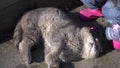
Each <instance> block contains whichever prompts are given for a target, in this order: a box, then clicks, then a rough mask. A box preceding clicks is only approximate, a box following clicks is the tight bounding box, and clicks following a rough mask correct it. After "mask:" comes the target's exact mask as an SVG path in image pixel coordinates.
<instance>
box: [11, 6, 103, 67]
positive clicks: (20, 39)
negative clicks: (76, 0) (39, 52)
mask: <svg viewBox="0 0 120 68" xmlns="http://www.w3.org/2000/svg"><path fill="white" fill-rule="evenodd" d="M13 39H14V44H15V45H16V46H17V47H18V49H19V52H20V55H22V57H23V60H24V62H25V63H26V64H27V65H29V64H30V62H31V60H32V59H31V52H30V49H31V47H32V46H34V45H35V44H37V43H38V42H40V39H43V40H44V47H45V50H44V53H45V62H46V63H47V65H48V68H59V63H60V62H61V61H62V62H70V61H73V60H77V59H81V58H84V59H90V58H95V57H97V56H98V55H99V53H100V51H101V44H100V41H99V40H98V38H96V37H94V36H93V35H92V34H91V32H90V28H88V27H79V26H77V25H75V23H74V22H73V21H72V20H71V19H70V18H69V17H68V16H67V15H66V14H65V13H64V12H63V11H61V10H60V9H57V8H51V7H48V8H39V9H35V10H32V11H30V12H27V13H26V14H25V15H24V16H23V17H22V18H21V20H20V21H19V23H18V24H17V26H16V28H15V31H14V36H13Z"/></svg>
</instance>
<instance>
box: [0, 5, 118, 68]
mask: <svg viewBox="0 0 120 68" xmlns="http://www.w3.org/2000/svg"><path fill="white" fill-rule="evenodd" d="M83 8H84V7H77V8H75V9H74V10H72V11H71V13H72V14H71V15H73V16H71V17H72V19H75V21H77V22H80V23H81V24H82V25H83V24H88V25H89V26H90V25H91V26H96V27H100V28H101V29H102V28H105V27H106V26H109V24H108V23H107V22H106V21H105V20H104V19H103V18H99V19H96V20H94V21H90V22H83V21H81V20H80V18H79V11H80V10H81V9H83ZM100 31H101V30H99V32H100ZM99 35H100V38H101V39H102V41H101V43H102V45H103V52H102V54H101V56H100V57H98V58H96V59H89V60H79V61H75V62H71V63H62V64H60V68H120V51H117V50H114V49H113V47H112V45H111V43H110V42H111V41H108V40H106V39H105V38H104V35H103V34H99ZM12 42H13V41H12V39H11V40H9V41H6V42H3V43H1V44H0V68H47V65H46V63H45V62H44V58H43V57H44V53H43V47H40V46H37V47H35V48H34V49H33V50H32V58H33V62H32V63H31V65H30V66H29V67H28V66H26V65H24V64H22V61H21V56H20V55H19V52H18V51H17V49H16V47H15V46H14V45H13V43H12Z"/></svg>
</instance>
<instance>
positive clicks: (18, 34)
mask: <svg viewBox="0 0 120 68" xmlns="http://www.w3.org/2000/svg"><path fill="white" fill-rule="evenodd" d="M22 33H23V30H22V27H21V25H20V23H18V24H17V25H16V28H15V30H14V35H13V41H14V45H15V46H16V47H17V48H18V46H19V43H20V42H21V40H22Z"/></svg>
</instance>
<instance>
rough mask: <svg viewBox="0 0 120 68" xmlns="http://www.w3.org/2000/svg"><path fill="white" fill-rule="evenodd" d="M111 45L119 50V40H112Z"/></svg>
mask: <svg viewBox="0 0 120 68" xmlns="http://www.w3.org/2000/svg"><path fill="white" fill-rule="evenodd" d="M112 42H113V46H114V48H115V49H116V50H120V42H118V41H115V40H112Z"/></svg>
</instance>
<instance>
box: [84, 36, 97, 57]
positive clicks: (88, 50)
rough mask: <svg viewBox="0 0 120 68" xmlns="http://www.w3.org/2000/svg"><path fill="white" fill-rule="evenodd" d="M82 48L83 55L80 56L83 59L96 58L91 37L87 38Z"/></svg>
mask: <svg viewBox="0 0 120 68" xmlns="http://www.w3.org/2000/svg"><path fill="white" fill-rule="evenodd" d="M84 42H85V41H84ZM83 48H84V49H83V50H84V51H83V55H82V57H83V58H85V59H89V58H95V57H96V49H95V42H94V39H93V37H92V36H88V37H87V39H86V42H85V43H84V47H83Z"/></svg>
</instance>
